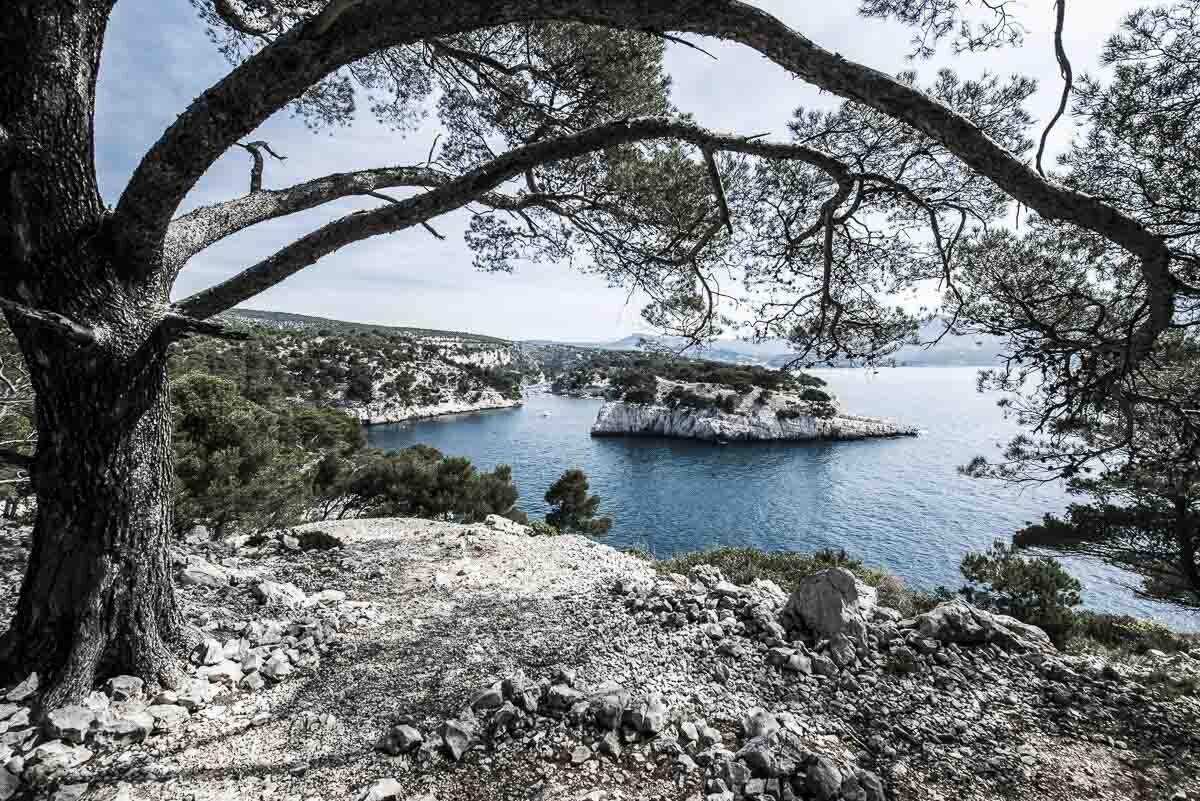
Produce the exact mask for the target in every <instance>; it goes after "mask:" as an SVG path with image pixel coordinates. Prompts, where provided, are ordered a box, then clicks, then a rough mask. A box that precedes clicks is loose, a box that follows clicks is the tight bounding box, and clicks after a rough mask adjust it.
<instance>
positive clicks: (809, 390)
mask: <svg viewBox="0 0 1200 801" xmlns="http://www.w3.org/2000/svg"><path fill="white" fill-rule="evenodd" d="M800 399H801V400H806V401H817V402H820V403H828V402H829V401H830V400H832V398H830V396H829V393H828V392H822V391H821V390H819V389H814V388H813V387H806V388H805V390H804V391H803V392H801V393H800Z"/></svg>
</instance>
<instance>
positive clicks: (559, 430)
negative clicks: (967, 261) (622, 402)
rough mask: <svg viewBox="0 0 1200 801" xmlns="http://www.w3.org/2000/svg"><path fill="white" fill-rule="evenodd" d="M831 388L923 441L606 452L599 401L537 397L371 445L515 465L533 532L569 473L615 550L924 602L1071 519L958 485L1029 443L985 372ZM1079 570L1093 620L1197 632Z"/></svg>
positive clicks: (1025, 494)
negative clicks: (730, 549) (1027, 526)
mask: <svg viewBox="0 0 1200 801" xmlns="http://www.w3.org/2000/svg"><path fill="white" fill-rule="evenodd" d="M816 372H817V374H819V375H821V376H822V377H823V378H825V379H826V380H827V381H828V382H829V384H830V387H831V389H832V391H833V392H835V393H836V394H837V395H838V396H839V397H840V398H841V399H842V400H843V401H844V403H845V406H846V409H847V410H849V411H852V412H856V413H861V414H869V415H879V416H891V417H897V418H900V419H901V420H903V421H905V422H909V423H913V424H915V425H917V426H918V427H920V428H921V429H922V432H923V433H922V436H920V437H917V438H915V439H914V438H901V439H891V440H874V441H866V442H843V443H758V444H738V443H732V444H730V445H728V446H723V447H718V446H714V445H711V444H707V443H701V442H692V441H687V440H670V439H656V438H655V439H650V438H628V439H625V438H615V439H614V438H601V439H592V438H591V437H590V436H588V429H589V427H590V426H591V423H592V421H593V420H594V419H595V416H596V411H597V409H598V408H599V406H600V402H599V401H593V400H573V399H567V398H558V397H554V396H551V395H535V396H533V397H530V398H529V399H528V400H527V402H526V405H525V406H524V407H523V408H521V409H512V410H507V409H506V410H499V411H490V412H482V413H478V414H466V415H454V416H452V417H445V418H438V419H436V420H427V421H419V422H414V423H408V424H399V425H393V426H377V427H373V428H372V429H370V432H369V438H370V441H371V444H372V445H374V446H375V447H381V448H402V447H407V446H409V445H414V444H416V443H425V444H428V445H432V446H433V447H435V448H438V449H439V450H441V451H442V452H444V453H447V454H451V455H456V456H467V457H470V458H471V460H472V461H474V462H475V464H476V465H477V466H479V467H480V468H481V469H491V468H492V467H494V466H495V465H497V464H509V465H511V466H512V468H513V477H514V480H515V481H516V484H517V487H518V488H519V489H520V490H521V501H520V505H521V508H523V509H524V510H525V511H526V512H528V513H529V514H530V516H533V517H540V516H541V515H543V514H545V511H546V508H545V504H544V503H543V502H542V494H543V493H544V492H545V491H546V488H547V487H549V486H550V484H551V483H552V482H553V481H554V480H555V479H557V478H558V476H559V475H561V473H562V471H563V470H566V469H568V468H572V467H578V468H581V469H583V470H584V471H585V472H586V473H587V475H588V478H589V479H590V481H591V484H592V490H593V491H594V492H597V493H598V494H599V495H600V496H601V498H602V499H603V501H602V504H601V509H602V511H603V513H604V514H605V515H609V516H611V517H612V518H613V519H614V524H613V529H612V532H611V533H610V534H609V536H608V537H607V538H606V542H608V543H610V544H611V545H613V546H616V547H630V546H636V547H643V548H647V549H649V550H650V551H651V552H653V553H654V554H656V555H658V556H666V555H670V554H673V553H677V552H679V551H685V550H693V549H696V548H703V547H708V546H712V545H718V544H729V545H752V546H755V547H758V548H765V549H786V550H802V551H811V550H814V549H817V548H824V547H832V548H844V549H845V550H847V551H848V552H850V553H852V554H854V555H856V556H859V557H861V558H862V559H863V560H864V561H866V562H868V563H869V564H880V565H886V566H887V567H888V568H890V569H892V570H893V571H895V572H896V573H898V574H900V575H901V576H903V577H904V578H905V579H906V580H907V581H909V582H910V583H911V584H913V585H915V586H919V587H924V588H932V587H935V586H937V585H939V584H946V585H949V586H957V584H958V583H960V582H961V578H960V577H959V575H958V562H959V560H960V559H961V557H962V554H963V553H964V552H965V551H966V550H968V549H970V548H976V549H978V548H982V547H985V546H986V545H987V544H989V543H990V542H991V541H992V540H993V539H995V538H997V537H1004V538H1007V537H1008V536H1009V535H1011V533H1012V532H1013V530H1014V529H1015V528H1017V527H1019V526H1021V525H1022V524H1024V523H1025V522H1027V521H1030V520H1035V519H1038V518H1040V517H1041V516H1042V515H1043V514H1044V513H1046V512H1059V511H1061V510H1062V509H1063V508H1064V507H1065V506H1066V504H1067V496H1066V494H1065V493H1064V492H1063V491H1062V489H1061V488H1059V487H1057V486H1047V487H1037V488H1029V489H1025V490H1023V491H1022V490H1017V489H1014V488H1011V487H1005V486H1002V485H999V484H996V483H994V482H987V481H978V480H973V479H967V478H963V477H962V476H959V475H958V474H957V472H956V470H955V468H956V467H957V466H958V465H961V464H965V463H966V462H968V461H970V459H971V458H972V457H973V456H976V455H978V454H984V455H989V456H992V457H994V456H995V455H996V454H997V449H998V448H1000V447H1002V446H1003V444H1004V443H1005V442H1006V441H1007V439H1008V437H1009V436H1011V435H1012V434H1013V433H1015V432H1016V427H1015V426H1014V425H1013V424H1012V423H1011V422H1010V421H1007V420H1004V419H1003V418H1002V416H1001V414H1000V411H999V410H998V409H997V408H996V406H995V399H994V398H993V397H989V396H984V395H979V394H978V393H976V392H975V370H974V369H973V368H916V367H913V368H896V369H891V370H881V371H880V372H879V373H877V374H870V373H868V372H865V371H855V370H824V371H816ZM546 412H549V415H548V416H546V415H545V414H544V413H546ZM1069 567H1070V569H1071V571H1072V572H1073V573H1075V574H1076V575H1078V576H1079V577H1080V578H1081V579H1082V580H1083V581H1084V582H1085V585H1086V586H1087V592H1086V593H1085V600H1086V602H1087V603H1088V605H1089V606H1093V607H1096V608H1103V609H1109V610H1113V611H1127V612H1130V613H1134V614H1142V615H1155V616H1158V617H1164V618H1169V619H1170V620H1171V622H1173V623H1174V624H1176V625H1180V626H1189V627H1193V626H1195V622H1194V618H1193V617H1189V615H1188V614H1187V613H1181V612H1177V611H1175V610H1172V609H1169V608H1167V607H1164V606H1162V605H1159V604H1154V603H1152V602H1148V601H1144V600H1141V599H1138V598H1136V597H1135V596H1134V595H1133V593H1132V592H1131V591H1130V590H1129V589H1128V587H1127V586H1125V585H1127V584H1131V583H1132V580H1131V579H1130V578H1129V577H1127V576H1125V575H1124V574H1122V573H1120V572H1118V571H1115V570H1112V569H1109V568H1107V567H1105V566H1103V565H1100V564H1098V563H1095V562H1093V561H1089V560H1071V561H1070V563H1069Z"/></svg>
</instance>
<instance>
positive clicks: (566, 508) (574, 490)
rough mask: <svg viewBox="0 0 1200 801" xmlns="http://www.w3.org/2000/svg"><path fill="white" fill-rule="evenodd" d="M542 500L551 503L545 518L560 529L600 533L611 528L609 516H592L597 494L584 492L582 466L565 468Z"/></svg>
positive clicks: (584, 480) (582, 532) (597, 501)
mask: <svg viewBox="0 0 1200 801" xmlns="http://www.w3.org/2000/svg"><path fill="white" fill-rule="evenodd" d="M545 500H546V503H548V504H550V506H551V507H552V508H551V510H550V512H549V513H547V515H546V522H547V523H548V524H550V525H551V526H554V527H555V528H557V529H559V530H561V531H577V532H579V533H580V534H593V535H597V536H599V535H603V534H607V533H608V530H609V529H610V528H612V519H611V518H608V517H596V512H597V511H598V510H599V508H600V496H599V495H588V479H587V475H586V474H585V473H584V472H583V471H582V470H567V471H566V472H564V473H563V474H562V476H560V477H559V479H558V481H555V482H554V483H553V484H551V485H550V489H548V490H546V497H545Z"/></svg>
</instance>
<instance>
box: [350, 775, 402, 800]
mask: <svg viewBox="0 0 1200 801" xmlns="http://www.w3.org/2000/svg"><path fill="white" fill-rule="evenodd" d="M403 794H404V788H403V787H402V786H401V785H400V782H398V781H396V780H395V779H378V780H377V781H376V782H375V783H374V784H372V785H371V786H370V787H368V788H367V791H366V792H365V793H363V794H362V795H361V796H359V801H393V799H400V798H402V797H403Z"/></svg>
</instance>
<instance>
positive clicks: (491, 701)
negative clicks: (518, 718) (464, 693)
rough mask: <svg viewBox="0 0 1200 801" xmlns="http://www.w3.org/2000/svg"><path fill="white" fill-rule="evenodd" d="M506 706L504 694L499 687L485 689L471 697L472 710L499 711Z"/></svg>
mask: <svg viewBox="0 0 1200 801" xmlns="http://www.w3.org/2000/svg"><path fill="white" fill-rule="evenodd" d="M503 704H504V693H503V692H502V691H501V689H500V688H499V687H485V688H484V689H482V690H480V691H479V692H477V693H475V695H474V696H472V697H471V709H473V710H475V711H476V712H479V711H480V710H487V709H499V708H500V707H501V706H503Z"/></svg>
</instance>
